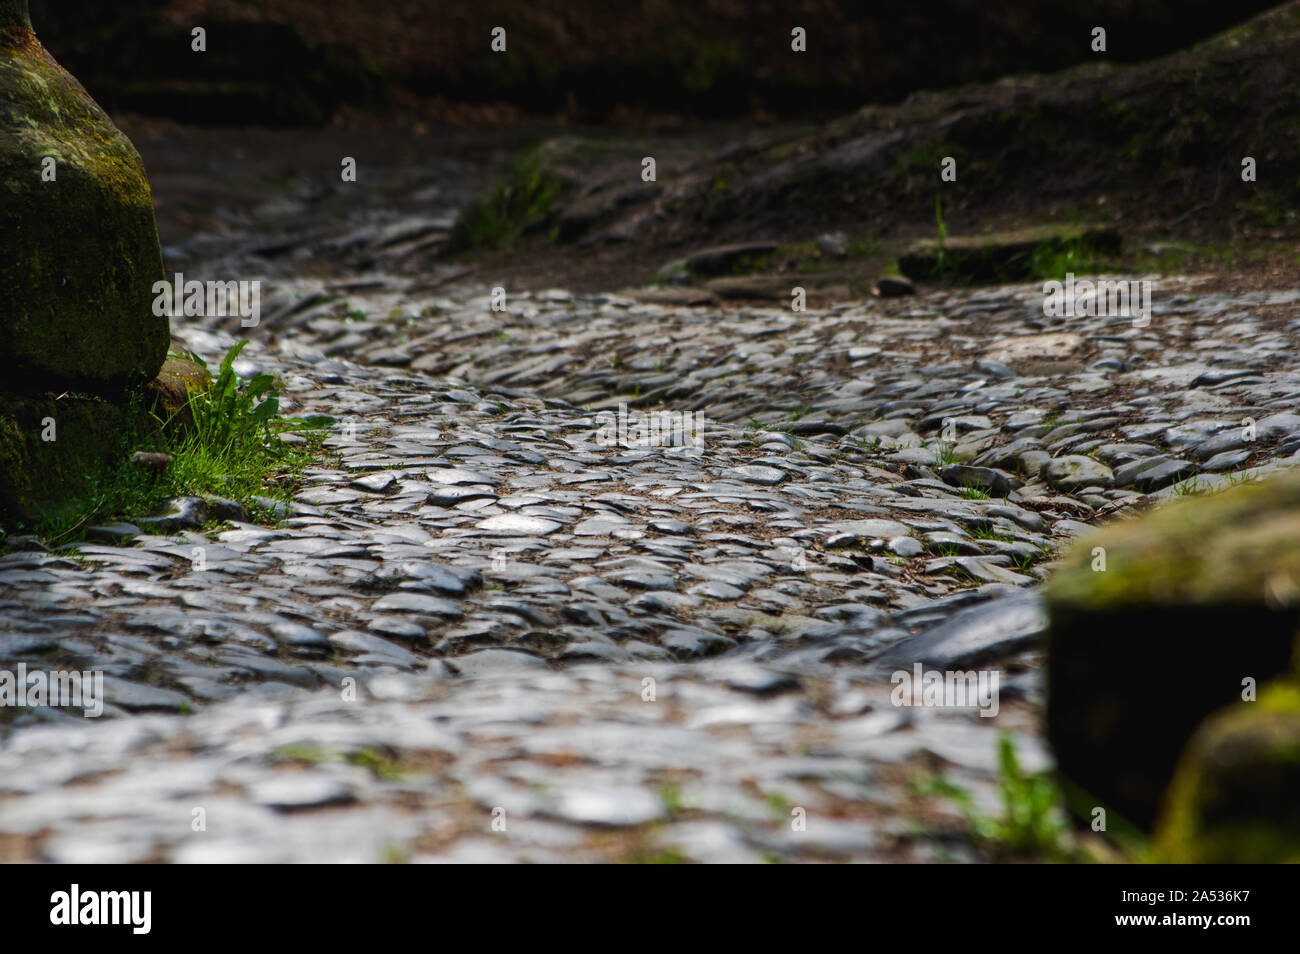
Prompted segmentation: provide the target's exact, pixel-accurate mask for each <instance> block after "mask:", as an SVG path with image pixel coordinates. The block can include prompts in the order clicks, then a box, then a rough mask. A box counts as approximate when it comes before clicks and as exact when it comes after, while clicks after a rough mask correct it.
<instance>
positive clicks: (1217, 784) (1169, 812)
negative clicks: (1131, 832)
mask: <svg viewBox="0 0 1300 954" xmlns="http://www.w3.org/2000/svg"><path fill="white" fill-rule="evenodd" d="M1153 856H1154V860H1156V861H1159V862H1164V863H1170V864H1281V863H1291V864H1297V863H1300V684H1297V683H1295V682H1283V683H1278V684H1275V685H1272V686H1269V687H1268V688H1267V689H1265V691H1264V692H1263V693H1262V694H1261V695H1260V698H1259V701H1258V702H1253V703H1251V702H1240V703H1237V704H1236V705H1235V706H1233V707H1232V708H1230V709H1228V710H1226V711H1224V712H1222V713H1219V714H1216V715H1214V716H1212V717H1211V718H1209V719H1208V720H1206V722H1205V723H1204V725H1202V726H1201V728H1200V729H1198V730H1197V732H1196V735H1195V736H1193V738H1192V740H1191V742H1190V743H1189V744H1188V746H1187V751H1186V753H1185V754H1184V755H1183V758H1182V760H1181V761H1180V762H1179V765H1178V770H1177V772H1176V774H1175V775H1174V780H1173V783H1172V784H1171V786H1170V789H1169V797H1168V801H1167V803H1166V806H1165V810H1164V813H1163V814H1162V816H1161V819H1160V823H1159V826H1158V827H1157V831H1156V839H1155V846H1154V852H1153Z"/></svg>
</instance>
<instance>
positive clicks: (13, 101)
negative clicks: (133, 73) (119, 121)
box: [0, 0, 169, 394]
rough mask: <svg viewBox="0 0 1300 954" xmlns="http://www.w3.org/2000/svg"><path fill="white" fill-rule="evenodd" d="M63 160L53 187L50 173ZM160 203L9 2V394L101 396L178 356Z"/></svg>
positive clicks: (1, 39)
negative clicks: (165, 285) (158, 287)
mask: <svg viewBox="0 0 1300 954" xmlns="http://www.w3.org/2000/svg"><path fill="white" fill-rule="evenodd" d="M47 157H48V158H53V159H54V160H55V165H54V170H55V179H54V181H45V179H44V178H43V176H42V172H43V160H45V159H46V158H47ZM162 278H163V265H162V254H161V252H160V250H159V244H158V231H157V226H156V224H155V221H154V212H153V199H152V196H151V194H150V190H149V184H148V181H147V180H146V178H145V173H144V167H143V165H142V163H141V161H140V156H139V154H138V153H137V152H136V150H135V148H134V147H133V146H132V145H131V143H130V142H129V141H128V140H127V138H126V137H125V136H124V135H122V133H121V132H120V131H118V129H117V128H116V127H115V126H114V125H113V124H112V122H111V121H110V120H109V118H108V117H107V116H106V115H105V114H104V112H103V111H102V110H101V109H100V108H99V107H98V106H97V105H96V104H95V102H94V100H92V99H91V97H90V95H89V94H88V93H87V92H86V91H85V90H84V89H83V88H82V87H81V85H80V84H79V83H78V82H77V81H76V80H75V79H74V78H73V77H72V76H70V75H69V74H68V73H67V72H66V71H64V70H63V69H62V68H61V67H60V66H59V65H58V64H57V63H56V62H55V61H54V60H53V59H52V58H51V57H50V55H49V54H48V53H46V52H45V50H44V49H43V48H42V47H41V45H40V42H39V41H38V40H37V39H36V37H35V35H34V34H33V33H32V31H31V28H30V26H29V25H28V21H27V3H26V0H0V299H3V301H4V302H5V307H4V308H3V309H0V341H2V342H3V345H4V348H3V351H4V355H3V357H4V361H5V367H4V371H5V384H6V387H7V388H9V389H11V390H14V391H20V392H23V393H41V392H43V391H45V390H48V389H51V388H55V387H59V388H65V389H66V388H74V389H80V390H85V391H93V392H95V393H100V394H108V393H112V392H119V393H120V392H121V391H122V390H123V389H124V388H125V387H126V386H127V385H129V384H130V383H132V382H140V383H143V382H144V381H147V380H148V379H150V378H152V377H153V376H154V375H155V374H156V373H157V371H158V369H159V367H161V365H162V363H163V358H164V357H165V356H166V353H167V343H168V337H169V334H168V321H167V318H166V316H156V315H154V314H153V308H152V306H153V298H154V295H153V285H154V283H155V282H157V281H159V280H161V279H162Z"/></svg>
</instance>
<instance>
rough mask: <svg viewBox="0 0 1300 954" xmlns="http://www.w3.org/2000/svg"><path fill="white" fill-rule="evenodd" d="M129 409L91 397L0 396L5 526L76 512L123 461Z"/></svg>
mask: <svg viewBox="0 0 1300 954" xmlns="http://www.w3.org/2000/svg"><path fill="white" fill-rule="evenodd" d="M128 414H129V411H128V410H127V408H126V407H124V406H122V405H119V404H114V403H110V402H108V401H104V400H102V399H100V398H95V397H88V396H68V395H64V396H60V397H55V396H53V395H46V396H43V397H15V396H12V395H4V394H0V523H4V524H7V525H11V526H12V525H14V524H16V523H17V522H20V521H31V520H34V519H36V518H38V517H40V516H41V515H49V516H53V515H56V514H57V513H58V512H59V511H60V509H61V508H64V507H71V506H75V505H76V504H75V502H76V501H77V500H78V499H79V498H80V497H82V496H84V494H85V493H86V490H87V485H88V483H89V481H90V480H91V479H92V478H93V477H94V475H95V474H96V473H99V472H102V471H103V469H104V468H105V467H108V466H111V465H112V464H113V463H114V461H116V460H118V459H120V458H121V456H122V442H123V432H124V430H125V429H126V427H127V424H128V420H127V419H128Z"/></svg>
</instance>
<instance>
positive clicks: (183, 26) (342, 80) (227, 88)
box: [32, 0, 1275, 126]
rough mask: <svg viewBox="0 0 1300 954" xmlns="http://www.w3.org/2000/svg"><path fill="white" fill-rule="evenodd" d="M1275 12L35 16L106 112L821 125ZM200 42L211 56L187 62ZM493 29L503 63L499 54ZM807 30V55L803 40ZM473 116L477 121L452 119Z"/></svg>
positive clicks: (568, 3)
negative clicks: (797, 45) (405, 113)
mask: <svg viewBox="0 0 1300 954" xmlns="http://www.w3.org/2000/svg"><path fill="white" fill-rule="evenodd" d="M1274 5H1275V3H1273V2H1271V0H1237V2H1232V3H1225V2H1223V0H1092V2H1088V3H1079V2H1077V0H999V2H990V0H873V2H846V0H785V2H781V3H775V2H764V0H689V2H679V0H636V2H621V3H620V2H610V0H562V2H549V3H548V2H536V0H473V2H465V0H454V2H453V0H130V2H106V0H32V18H33V21H34V23H35V25H36V28H37V32H38V35H39V36H40V37H41V39H42V40H43V42H44V43H45V45H46V46H47V47H48V48H49V50H50V51H51V52H52V53H53V54H54V55H55V57H56V58H57V59H59V61H60V62H61V63H63V64H64V66H66V67H67V68H68V69H69V70H71V72H72V73H73V74H74V75H76V76H77V77H78V78H79V79H81V81H82V82H83V83H84V84H85V85H86V86H87V88H88V89H89V90H90V92H91V93H92V94H93V95H94V96H95V97H96V99H97V100H98V101H99V102H100V103H101V104H102V105H103V106H104V107H105V108H106V109H108V110H109V111H111V112H121V111H128V112H137V113H142V114H146V115H156V116H166V117H170V118H173V119H177V120H180V121H184V122H192V123H204V124H236V125H250V124H254V125H271V126H278V125H318V124H323V123H326V122H329V121H330V120H331V119H332V118H334V117H336V116H338V115H339V114H340V113H341V112H342V113H346V112H347V111H349V110H352V111H364V112H374V111H377V110H387V109H406V110H410V109H415V110H419V111H423V112H425V113H427V114H432V115H435V116H436V115H437V114H438V113H440V112H441V113H444V114H447V115H455V116H460V117H468V118H471V119H472V118H474V117H475V116H476V115H477V116H480V117H485V118H489V119H490V118H494V117H495V118H505V119H512V118H518V117H520V116H526V115H541V116H550V117H563V118H566V119H571V120H575V121H585V122H591V121H601V120H605V119H609V118H619V117H620V116H626V115H629V114H631V115H633V116H635V115H636V114H638V113H647V112H648V113H654V114H669V115H678V116H686V117H722V116H728V117H742V116H754V115H760V116H761V115H765V114H766V115H770V116H773V117H778V118H780V117H794V116H798V117H808V118H819V117H825V116H830V115H834V114H836V113H842V112H844V111H845V110H847V109H852V108H855V107H857V106H860V105H863V104H865V103H873V102H875V103H887V102H893V101H897V100H899V99H901V98H902V97H904V96H906V95H907V94H908V93H909V92H912V91H914V90H918V89H937V88H943V87H949V86H953V85H956V84H961V83H967V82H976V81H985V80H990V79H995V78H997V77H1000V76H1005V75H1011V74H1016V73H1026V72H1052V71H1055V70H1059V69H1062V68H1065V67H1068V66H1071V65H1073V64H1078V63H1081V62H1085V61H1093V62H1095V61H1096V58H1097V55H1096V54H1094V53H1093V52H1092V51H1091V49H1090V47H1089V41H1090V32H1091V29H1092V28H1093V27H1094V26H1103V27H1106V28H1107V33H1108V37H1107V39H1108V47H1109V49H1108V54H1107V61H1108V62H1115V63H1121V62H1135V61H1140V60H1145V59H1150V58H1152V57H1156V56H1159V55H1162V54H1165V53H1168V52H1171V51H1173V50H1176V49H1179V48H1181V47H1185V46H1187V45H1188V44H1189V43H1192V42H1194V41H1196V40H1198V39H1201V38H1204V37H1208V36H1210V35H1212V34H1214V33H1216V32H1218V31H1219V30H1221V29H1223V28H1224V27H1226V26H1229V25H1232V24H1233V23H1237V22H1241V21H1243V20H1245V19H1248V18H1249V17H1250V16H1252V15H1254V14H1255V13H1258V12H1259V11H1261V10H1264V9H1267V8H1269V7H1270V6H1274ZM194 26H203V27H204V28H205V29H206V30H207V32H208V37H207V42H208V50H207V52H206V53H202V54H200V53H194V52H191V49H190V30H191V28H192V27H194ZM494 26H502V27H505V28H506V30H507V36H508V52H507V54H505V55H501V54H493V53H491V52H490V51H489V39H490V32H491V29H492V28H493V27H494ZM794 26H802V27H804V28H805V29H806V30H807V31H808V52H806V53H802V54H794V53H792V52H791V51H790V31H791V28H792V27H794ZM466 104H469V105H477V106H479V107H493V108H491V109H488V108H483V109H480V110H479V111H478V112H477V113H476V112H475V111H474V110H473V109H471V110H468V111H466V110H465V109H463V108H461V109H457V107H461V106H464V105H466Z"/></svg>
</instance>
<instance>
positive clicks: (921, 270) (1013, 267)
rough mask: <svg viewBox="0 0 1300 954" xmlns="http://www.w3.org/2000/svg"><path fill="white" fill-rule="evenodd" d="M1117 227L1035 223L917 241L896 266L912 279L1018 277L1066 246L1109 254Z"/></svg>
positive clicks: (1115, 246) (1031, 273)
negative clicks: (1082, 226) (1006, 228)
mask: <svg viewBox="0 0 1300 954" xmlns="http://www.w3.org/2000/svg"><path fill="white" fill-rule="evenodd" d="M1121 245H1122V242H1121V239H1120V236H1119V233H1118V232H1116V231H1115V230H1114V229H1112V228H1109V227H1106V226H1095V227H1091V228H1082V229H1078V228H1064V227H1059V226H1038V227H1030V228H1025V229H1018V230H1016V231H1012V232H998V233H992V234H989V235H969V236H954V237H950V238H946V239H944V241H942V242H940V241H938V240H937V239H926V240H924V241H921V242H917V243H916V244H915V245H913V246H912V247H911V248H909V249H908V250H907V251H906V252H904V253H903V254H902V255H901V256H900V257H899V259H898V270H899V271H900V272H902V273H903V274H904V275H906V276H907V277H908V278H910V279H912V280H914V281H926V280H928V279H932V278H939V277H945V278H951V279H956V280H959V281H960V280H965V281H974V282H986V281H1022V280H1026V279H1031V278H1037V277H1040V276H1039V275H1038V274H1037V272H1038V271H1039V270H1040V269H1041V268H1042V267H1043V262H1044V260H1045V259H1051V258H1053V257H1054V256H1058V255H1064V254H1066V253H1068V252H1070V251H1072V250H1081V249H1083V250H1087V251H1089V252H1091V253H1106V254H1114V253H1116V252H1118V251H1119V250H1120V248H1121Z"/></svg>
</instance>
